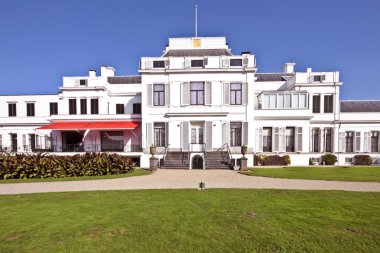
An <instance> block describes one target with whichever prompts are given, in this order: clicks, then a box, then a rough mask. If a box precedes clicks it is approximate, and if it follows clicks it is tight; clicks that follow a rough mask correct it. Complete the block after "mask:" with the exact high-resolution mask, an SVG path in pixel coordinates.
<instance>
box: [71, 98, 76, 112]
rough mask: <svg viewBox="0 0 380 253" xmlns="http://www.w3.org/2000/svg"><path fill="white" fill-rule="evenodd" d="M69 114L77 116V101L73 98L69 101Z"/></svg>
mask: <svg viewBox="0 0 380 253" xmlns="http://www.w3.org/2000/svg"><path fill="white" fill-rule="evenodd" d="M69 114H77V100H76V99H75V98H70V99H69Z"/></svg>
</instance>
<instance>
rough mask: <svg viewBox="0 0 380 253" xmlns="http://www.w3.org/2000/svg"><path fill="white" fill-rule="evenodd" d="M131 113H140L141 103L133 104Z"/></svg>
mask: <svg viewBox="0 0 380 253" xmlns="http://www.w3.org/2000/svg"><path fill="white" fill-rule="evenodd" d="M133 114H141V103H138V104H133Z"/></svg>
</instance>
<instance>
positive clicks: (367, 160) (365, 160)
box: [354, 155, 372, 165]
mask: <svg viewBox="0 0 380 253" xmlns="http://www.w3.org/2000/svg"><path fill="white" fill-rule="evenodd" d="M354 164H355V165H371V164H372V158H371V157H370V156H369V155H356V156H354Z"/></svg>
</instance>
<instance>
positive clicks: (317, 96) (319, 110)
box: [312, 95, 321, 113]
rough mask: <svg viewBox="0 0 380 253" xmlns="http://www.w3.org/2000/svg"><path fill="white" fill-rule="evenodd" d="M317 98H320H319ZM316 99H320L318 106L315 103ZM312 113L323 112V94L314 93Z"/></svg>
mask: <svg viewBox="0 0 380 253" xmlns="http://www.w3.org/2000/svg"><path fill="white" fill-rule="evenodd" d="M316 98H318V100H317V99H316ZM316 101H318V107H316V103H315V102H316ZM316 109H318V110H316ZM312 113H321V95H313V108H312Z"/></svg>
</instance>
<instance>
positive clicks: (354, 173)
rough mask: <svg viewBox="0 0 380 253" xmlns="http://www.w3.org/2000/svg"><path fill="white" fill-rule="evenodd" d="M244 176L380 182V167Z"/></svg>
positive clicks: (276, 170) (293, 169) (270, 171)
mask: <svg viewBox="0 0 380 253" xmlns="http://www.w3.org/2000/svg"><path fill="white" fill-rule="evenodd" d="M242 174H245V175H250V176H260V177H278V178H296V179H319V180H337V181H357V182H380V166H373V167H322V166H321V167H282V168H250V169H249V170H248V171H245V172H242Z"/></svg>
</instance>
